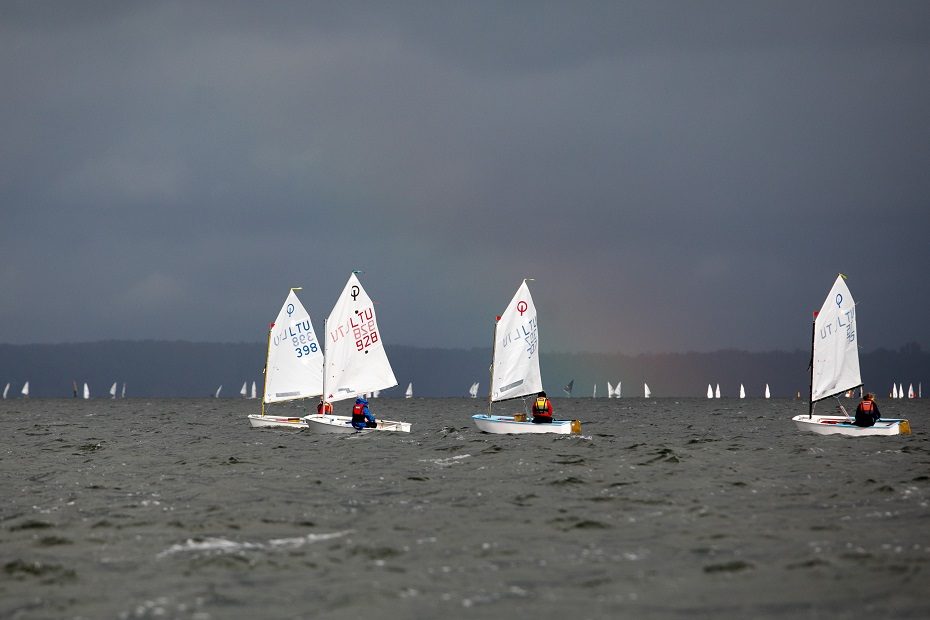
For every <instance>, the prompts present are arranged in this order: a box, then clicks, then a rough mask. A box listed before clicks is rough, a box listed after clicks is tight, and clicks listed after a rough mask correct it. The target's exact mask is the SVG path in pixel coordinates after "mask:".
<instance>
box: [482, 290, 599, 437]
mask: <svg viewBox="0 0 930 620" xmlns="http://www.w3.org/2000/svg"><path fill="white" fill-rule="evenodd" d="M492 350H493V353H492V356H491V387H490V390H489V394H488V412H487V413H478V414H475V415H473V416H472V420H474V421H475V424H476V425H477V426H478V428H479V429H480V430H482V431H484V432H485V433H496V434H529V433H560V434H566V435H567V434H570V433H581V422H580V421H578V420H556V419H553V420H552V423H550V424H534V423H533V422H532V421H531V420H528V416H527V412H526V411H524V412H523V413H517V414H514V415H510V416H500V415H492V414H491V407H492V405H493V403H495V402H500V401H504V400H510V399H513V398H522V397H524V396H529V395H531V394H532V395H536V394H538V393H539V392H540V391H542V376H541V375H540V372H539V326H538V323H537V321H536V305H535V304H534V303H533V297H532V295H530V289H529V287H528V286H527V284H526V280H524V281H523V283H522V284H521V285H520V287H519V288H518V289H517V292H516V294H515V295H514V296H513V299H511V300H510V304H509V305H508V306H507V309H506V310H504V313H503V314H501V316H500V317H499V318H498V319H497V322H496V323H495V325H494V341H493V345H492ZM573 385H574V380H572V381H570V382H569V384H568V385H567V386H566V388H565V391H566V392H567V393H568V394H569V395H571V388H572V386H573ZM524 408H525V403H524Z"/></svg>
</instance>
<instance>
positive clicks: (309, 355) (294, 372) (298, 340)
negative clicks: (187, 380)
mask: <svg viewBox="0 0 930 620" xmlns="http://www.w3.org/2000/svg"><path fill="white" fill-rule="evenodd" d="M322 393H323V349H322V347H321V346H320V342H319V340H317V337H316V332H314V331H313V322H312V321H311V320H310V314H309V313H308V312H307V310H306V309H305V308H304V306H303V304H302V303H300V299H298V298H297V293H296V292H295V291H294V289H291V290H290V292H288V294H287V298H286V299H285V300H284V304H283V305H282V306H281V310H280V311H279V312H278V316H277V317H276V318H275V320H274V323H273V325H272V327H271V333H270V334H269V335H268V361H267V366H266V368H265V393H264V395H263V400H264V402H266V403H277V402H282V401H286V400H294V399H296V398H310V397H312V396H319V395H320V394H322ZM245 395H246V384H245V383H243V384H242V396H243V397H244V396H245Z"/></svg>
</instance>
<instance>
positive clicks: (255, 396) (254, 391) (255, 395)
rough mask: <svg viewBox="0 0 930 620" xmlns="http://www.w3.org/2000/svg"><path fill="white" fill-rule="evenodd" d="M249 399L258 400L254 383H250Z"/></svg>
mask: <svg viewBox="0 0 930 620" xmlns="http://www.w3.org/2000/svg"><path fill="white" fill-rule="evenodd" d="M249 398H251V399H255V398H258V391H257V390H256V389H255V382H254V381H253V382H252V393H251V395H250V396H249Z"/></svg>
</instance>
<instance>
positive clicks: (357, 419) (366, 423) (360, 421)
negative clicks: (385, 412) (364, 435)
mask: <svg viewBox="0 0 930 620" xmlns="http://www.w3.org/2000/svg"><path fill="white" fill-rule="evenodd" d="M376 426H378V422H377V420H375V414H373V413H372V412H371V411H370V410H369V409H368V401H367V400H365V399H364V398H362V397H361V396H359V397H358V398H356V399H355V405H354V406H353V407H352V427H353V428H355V430H359V431H360V430H362V429H364V428H375V427H376Z"/></svg>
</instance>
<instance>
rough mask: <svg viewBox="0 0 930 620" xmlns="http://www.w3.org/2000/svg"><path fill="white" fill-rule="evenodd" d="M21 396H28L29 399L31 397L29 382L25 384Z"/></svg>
mask: <svg viewBox="0 0 930 620" xmlns="http://www.w3.org/2000/svg"><path fill="white" fill-rule="evenodd" d="M21 394H22V395H23V396H26V397H27V398H28V397H29V382H28V381H26V382H25V383H24V384H23V389H22V392H21Z"/></svg>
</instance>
